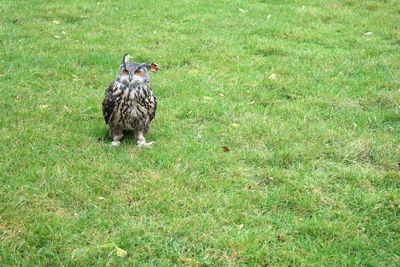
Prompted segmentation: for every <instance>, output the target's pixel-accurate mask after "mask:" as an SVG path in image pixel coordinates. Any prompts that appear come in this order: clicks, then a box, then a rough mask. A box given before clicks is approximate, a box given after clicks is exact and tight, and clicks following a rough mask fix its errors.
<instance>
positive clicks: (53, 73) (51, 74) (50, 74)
mask: <svg viewBox="0 0 400 267" xmlns="http://www.w3.org/2000/svg"><path fill="white" fill-rule="evenodd" d="M47 76H49V77H54V76H56V73H55V72H50V73H49V74H47Z"/></svg>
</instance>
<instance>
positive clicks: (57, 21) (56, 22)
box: [53, 20, 61, 24]
mask: <svg viewBox="0 0 400 267" xmlns="http://www.w3.org/2000/svg"><path fill="white" fill-rule="evenodd" d="M60 22H61V21H60V20H54V21H53V23H54V24H60Z"/></svg>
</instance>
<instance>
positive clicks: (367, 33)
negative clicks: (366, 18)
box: [365, 32, 373, 35]
mask: <svg viewBox="0 0 400 267" xmlns="http://www.w3.org/2000/svg"><path fill="white" fill-rule="evenodd" d="M371 34H373V32H366V33H365V35H371Z"/></svg>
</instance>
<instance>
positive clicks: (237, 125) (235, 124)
mask: <svg viewBox="0 0 400 267" xmlns="http://www.w3.org/2000/svg"><path fill="white" fill-rule="evenodd" d="M231 125H232V126H233V127H235V128H237V127H239V126H240V125H239V124H237V123H231Z"/></svg>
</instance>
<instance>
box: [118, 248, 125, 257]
mask: <svg viewBox="0 0 400 267" xmlns="http://www.w3.org/2000/svg"><path fill="white" fill-rule="evenodd" d="M116 250H117V256H118V257H126V256H127V255H128V252H127V251H126V250H123V249H122V248H119V247H116Z"/></svg>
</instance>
